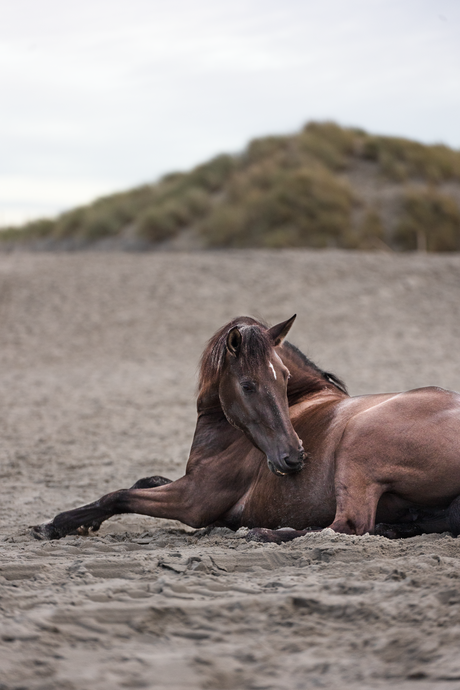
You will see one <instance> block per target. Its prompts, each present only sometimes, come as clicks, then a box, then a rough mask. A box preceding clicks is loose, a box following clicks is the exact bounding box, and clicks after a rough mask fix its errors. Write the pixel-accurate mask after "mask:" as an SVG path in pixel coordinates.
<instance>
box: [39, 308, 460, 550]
mask: <svg viewBox="0 0 460 690" xmlns="http://www.w3.org/2000/svg"><path fill="white" fill-rule="evenodd" d="M294 319H295V315H294V316H293V317H292V318H290V319H288V320H287V321H283V322H281V323H278V324H276V325H274V326H272V327H268V326H266V325H265V324H263V323H262V322H260V321H258V320H256V319H253V318H251V317H239V318H236V319H233V320H232V321H230V322H229V323H227V324H226V325H225V326H223V327H222V328H221V329H220V330H218V331H217V333H216V334H215V335H214V336H213V337H212V338H211V340H210V341H209V342H208V345H207V347H206V349H205V351H204V353H203V355H202V358H201V366H200V375H199V385H198V396H197V424H196V429H195V433H194V437H193V442H192V446H191V450H190V455H189V458H188V462H187V465H186V470H185V474H184V475H183V476H182V477H181V478H180V479H177V480H176V481H171V480H169V479H167V478H165V477H160V476H153V477H146V478H143V479H140V480H138V481H137V482H136V483H135V484H134V485H133V486H132V487H131V488H129V489H120V490H118V491H114V492H112V493H109V494H107V495H105V496H103V497H102V498H100V499H99V500H97V501H95V502H93V503H89V504H88V505H84V506H82V507H79V508H75V509H73V510H68V511H65V512H62V513H60V514H58V515H56V516H55V517H54V518H53V519H52V520H50V521H49V522H46V523H43V524H41V525H36V526H35V527H33V528H32V531H33V535H34V536H35V537H36V538H38V539H59V538H61V537H64V536H65V535H67V534H75V533H78V534H88V533H89V532H92V531H96V530H98V529H99V527H100V525H101V523H102V522H103V521H104V520H107V519H108V518H110V517H111V516H113V515H117V514H121V513H139V514H142V515H150V516H152V517H157V518H170V519H175V520H179V521H181V522H183V523H185V524H187V525H189V526H191V527H193V528H202V527H206V526H209V525H215V526H225V527H229V528H231V529H232V530H237V529H238V528H240V527H247V528H249V536H250V537H252V538H254V539H257V540H260V541H271V542H278V543H279V542H283V541H289V540H291V539H293V538H296V537H299V536H301V535H305V534H307V533H308V532H309V531H311V530H321V529H324V528H325V527H330V528H331V529H332V530H335V531H336V532H338V533H341V534H354V535H363V534H366V533H369V534H379V535H382V536H386V537H389V538H398V537H410V536H414V535H416V534H422V533H426V532H437V533H441V532H445V531H449V532H451V533H452V534H453V535H454V536H457V535H458V534H459V533H460V395H459V394H457V393H454V392H451V391H446V390H443V389H440V388H435V387H427V388H418V389H415V390H410V391H408V392H404V393H383V394H375V395H363V396H357V397H350V395H349V394H348V391H347V388H346V386H345V384H344V383H343V382H342V381H341V380H340V379H339V378H338V377H337V376H335V375H334V374H331V373H329V372H326V371H323V370H322V369H320V368H319V367H318V366H316V365H315V364H314V363H313V362H312V361H310V360H309V359H308V358H307V357H306V356H305V355H303V354H302V353H301V352H300V351H299V350H298V349H297V348H296V347H295V346H294V345H292V344H291V343H289V342H288V341H287V340H286V336H287V334H288V332H289V330H290V328H291V326H292V324H293V322H294Z"/></svg>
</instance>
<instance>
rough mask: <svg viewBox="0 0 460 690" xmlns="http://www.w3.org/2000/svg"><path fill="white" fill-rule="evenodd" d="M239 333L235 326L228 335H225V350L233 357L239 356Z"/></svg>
mask: <svg viewBox="0 0 460 690" xmlns="http://www.w3.org/2000/svg"><path fill="white" fill-rule="evenodd" d="M241 341H242V337H241V333H240V331H239V329H238V327H237V326H235V328H232V330H231V331H229V334H228V335H227V350H228V351H229V352H230V354H231V355H233V357H238V355H239V354H240V349H241Z"/></svg>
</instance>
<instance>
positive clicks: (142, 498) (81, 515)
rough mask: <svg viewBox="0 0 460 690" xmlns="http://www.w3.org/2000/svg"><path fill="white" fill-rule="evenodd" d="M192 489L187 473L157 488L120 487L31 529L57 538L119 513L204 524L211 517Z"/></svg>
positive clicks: (37, 534)
mask: <svg viewBox="0 0 460 690" xmlns="http://www.w3.org/2000/svg"><path fill="white" fill-rule="evenodd" d="M162 479H163V478H162ZM140 481H143V480H140ZM166 481H168V480H166ZM136 483H137V482H136ZM193 489H194V487H193V484H192V482H191V480H190V479H189V478H188V477H182V478H181V479H178V480H177V481H175V482H168V483H166V484H163V485H160V486H156V488H148V489H139V488H135V489H121V490H119V491H114V492H112V493H110V494H106V495H105V496H102V498H100V499H99V500H97V501H94V503H88V504H87V505H84V506H81V507H80V508H74V509H73V510H67V511H65V512H64V513H59V515H56V517H55V518H53V520H51V521H50V522H45V523H44V524H42V525H37V526H35V527H33V528H32V533H33V535H34V536H35V537H36V538H37V539H60V538H61V537H64V536H65V535H66V534H71V533H75V532H79V533H85V532H88V531H89V530H90V529H98V528H99V526H100V525H101V523H102V522H104V520H107V519H108V518H110V517H112V516H113V515H119V514H121V513H138V514H140V515H150V516H152V517H161V518H169V519H172V520H180V521H181V522H184V523H185V524H188V525H190V526H192V527H203V526H205V525H207V524H210V523H211V522H213V518H212V517H211V518H210V519H209V518H208V516H207V514H206V511H205V510H203V507H202V505H201V504H199V503H198V502H197V501H196V499H195V500H194V495H196V493H197V492H195V491H194V490H193ZM214 519H215V518H214Z"/></svg>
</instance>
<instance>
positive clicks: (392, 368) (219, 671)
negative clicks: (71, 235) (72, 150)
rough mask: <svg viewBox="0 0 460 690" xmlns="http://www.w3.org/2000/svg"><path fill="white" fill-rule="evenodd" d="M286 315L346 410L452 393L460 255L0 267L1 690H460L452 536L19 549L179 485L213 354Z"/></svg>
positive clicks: (133, 521)
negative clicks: (209, 347) (208, 354)
mask: <svg viewBox="0 0 460 690" xmlns="http://www.w3.org/2000/svg"><path fill="white" fill-rule="evenodd" d="M294 312H297V314H298V318H297V322H296V324H295V326H294V328H293V330H292V331H291V334H290V340H291V341H292V342H294V343H295V344H296V345H297V346H299V347H300V348H301V349H302V350H303V351H305V352H306V353H307V354H308V355H309V356H310V357H311V358H312V359H313V360H314V361H316V362H317V363H318V364H320V365H321V366H323V367H324V368H327V369H328V370H330V371H333V372H335V373H336V374H338V375H339V376H341V377H343V378H344V379H345V381H346V382H347V383H348V385H349V388H350V391H351V393H352V394H355V395H356V394H362V393H367V392H375V391H389V390H401V389H404V388H409V387H417V386H423V385H429V384H438V385H441V386H444V387H448V388H453V389H458V390H460V352H459V344H460V318H459V316H460V313H459V312H460V256H454V255H450V256H441V255H438V256H423V255H420V256H419V255H405V256H402V255H390V254H388V255H386V254H363V253H360V254H358V253H352V252H348V253H345V252H339V251H331V252H314V251H305V252H303V251H302V252H300V251H296V252H291V251H285V252H284V251H283V252H262V251H260V252H257V251H254V252H241V253H206V254H201V253H196V254H191V255H186V254H167V253H162V254H158V253H157V254H137V255H134V254H121V253H90V252H88V253H78V254H26V253H12V254H0V376H1V397H0V406H1V415H0V432H1V433H0V473H1V480H2V484H1V495H2V502H1V523H0V607H1V617H0V690H6V689H8V690H13V689H15V690H19V689H20V688H21V689H27V690H38V689H41V690H45V689H46V690H48V689H54V688H55V689H56V690H58V689H59V690H80V689H83V688H84V689H85V690H106V689H109V688H110V689H113V688H172V689H176V688H177V689H184V690H185V689H191V690H194V689H195V688H211V689H213V688H224V689H225V688H228V689H233V688H235V689H240V688H248V689H254V690H262V689H269V688H270V689H271V688H273V689H274V690H278V689H284V688H286V689H288V688H289V689H291V688H299V689H302V690H303V689H304V688H314V687H315V688H316V687H319V688H350V689H351V688H389V687H392V688H395V687H396V688H404V689H407V690H412V688H414V689H415V688H416V689H417V690H427V689H428V688H430V689H431V688H436V690H441V689H444V688H449V689H451V688H460V653H459V649H460V581H459V578H460V567H459V566H460V539H453V538H452V537H450V536H449V535H429V536H424V537H416V538H414V539H409V540H406V541H394V542H392V541H388V540H385V539H383V538H380V537H369V536H366V537H347V536H340V535H336V534H334V533H333V532H331V531H330V530H325V531H323V532H321V533H318V534H312V535H310V536H308V537H303V538H301V539H299V540H296V541H294V542H292V543H290V544H285V545H281V546H277V545H272V544H267V545H264V544H257V543H254V542H248V541H246V539H245V538H244V535H243V534H240V533H236V534H234V533H232V532H230V531H229V530H224V529H214V530H198V531H194V530H192V529H190V528H187V527H184V526H183V525H180V524H179V523H176V522H172V521H165V520H163V521H162V520H157V519H153V518H144V517H137V516H125V517H123V516H120V517H117V518H113V519H112V520H110V521H108V522H107V523H105V525H104V526H103V527H102V528H101V531H100V533H99V534H98V535H97V536H92V537H87V538H84V537H66V538H65V539H63V540H60V541H56V542H38V541H36V540H34V539H32V538H31V537H30V535H29V533H28V529H27V526H28V525H30V524H35V523H38V522H41V521H43V520H45V519H47V518H49V517H52V516H53V515H54V514H55V513H57V512H59V511H61V510H64V509H67V508H71V507H75V506H77V505H79V504H81V503H83V502H88V501H91V500H93V499H95V498H97V497H98V496H100V495H102V494H104V493H106V492H108V491H110V490H112V489H117V488H121V487H124V486H129V485H131V484H132V483H133V482H134V481H135V480H136V479H138V478H140V477H143V476H146V475H150V474H164V475H166V476H169V477H171V478H176V477H178V476H180V475H181V474H182V472H183V469H184V466H185V462H186V459H187V454H188V449H189V446H190V442H191V438H192V434H193V430H194V424H195V401H194V395H195V376H196V367H197V362H198V359H199V356H200V353H201V351H202V349H203V347H204V344H205V342H206V340H207V339H208V338H209V337H210V336H211V335H212V333H213V332H214V331H215V330H216V329H217V328H218V327H220V326H221V325H222V324H223V323H225V322H226V321H227V320H229V319H230V318H231V317H233V316H235V315H238V314H252V315H255V316H260V317H263V318H265V319H266V320H268V321H269V322H272V323H274V322H276V321H281V320H284V319H286V318H288V317H290V316H291V315H292V314H293V313H294ZM280 481H282V480H280Z"/></svg>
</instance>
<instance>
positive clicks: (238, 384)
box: [219, 316, 305, 476]
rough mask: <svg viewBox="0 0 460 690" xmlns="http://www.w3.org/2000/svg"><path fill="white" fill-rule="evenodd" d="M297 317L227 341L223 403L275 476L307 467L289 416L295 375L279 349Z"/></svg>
mask: <svg viewBox="0 0 460 690" xmlns="http://www.w3.org/2000/svg"><path fill="white" fill-rule="evenodd" d="M294 319H295V316H293V317H292V318H291V319H288V320H287V321H283V323H279V324H277V325H276V326H273V327H272V328H269V329H264V328H263V327H261V326H259V325H242V326H241V325H240V326H234V327H233V328H231V329H230V330H229V332H228V334H227V338H226V354H225V363H224V366H223V369H222V374H221V378H220V382H219V399H220V403H221V405H222V409H223V411H224V414H225V416H226V417H227V419H228V421H229V422H230V423H231V424H233V426H235V427H237V428H238V429H240V430H241V431H243V432H244V433H245V434H246V436H247V437H248V438H249V439H250V440H251V441H252V443H253V444H254V445H255V446H256V447H257V448H258V449H259V450H261V451H262V452H263V453H264V454H265V455H266V457H267V462H268V467H269V468H270V470H271V471H272V472H274V474H277V475H281V476H283V475H286V474H293V473H294V472H298V471H299V470H301V469H302V467H303V461H304V457H305V453H304V450H303V446H302V442H301V441H300V439H299V437H298V436H297V434H296V433H295V431H294V429H293V426H292V424H291V420H290V417H289V406H288V399H287V382H288V379H289V376H290V374H289V371H288V369H287V368H286V367H285V365H284V364H283V361H282V359H281V357H280V354H278V352H277V348H278V346H279V345H281V344H282V342H283V340H284V338H285V337H286V335H287V333H288V331H289V329H290V328H291V326H292V324H293V322H294Z"/></svg>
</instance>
